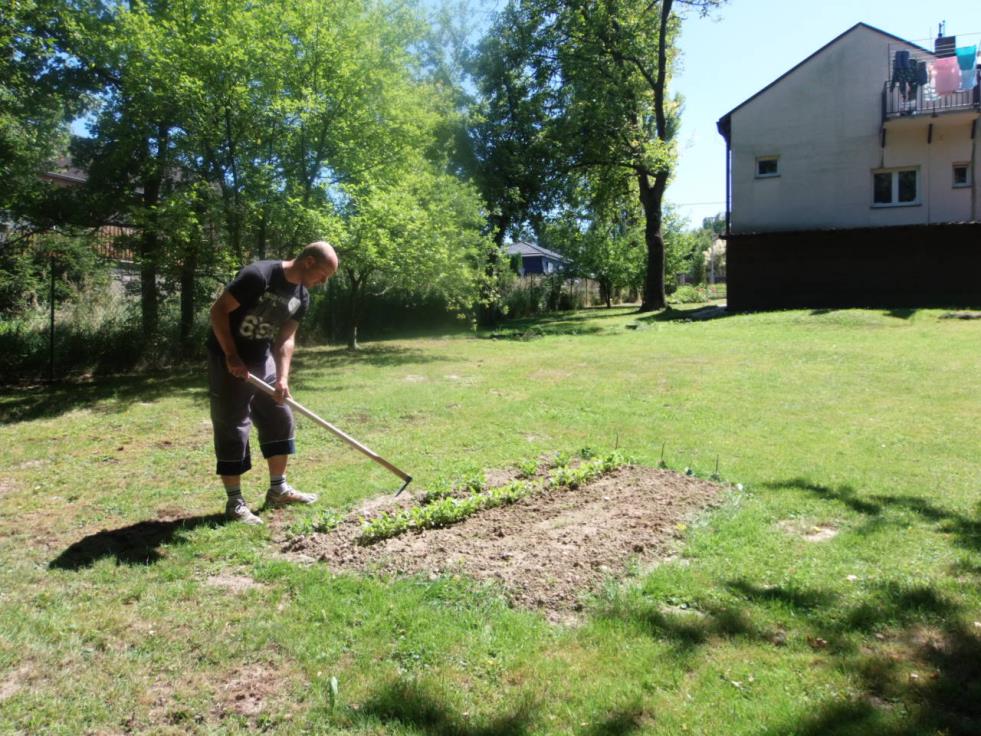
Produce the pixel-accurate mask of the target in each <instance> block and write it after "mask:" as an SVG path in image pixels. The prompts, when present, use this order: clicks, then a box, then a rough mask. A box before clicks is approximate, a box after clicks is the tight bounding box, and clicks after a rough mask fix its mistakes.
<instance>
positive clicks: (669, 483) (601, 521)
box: [283, 466, 723, 621]
mask: <svg viewBox="0 0 981 736" xmlns="http://www.w3.org/2000/svg"><path fill="white" fill-rule="evenodd" d="M491 475H492V474H490V473H488V477H490V476H491ZM493 475H495V476H496V475H497V474H493ZM722 490H723V486H721V485H719V484H717V483H711V482H709V481H706V480H702V479H699V478H695V477H691V476H685V475H680V474H678V473H675V472H672V471H668V470H657V469H652V468H645V467H638V466H629V467H623V468H620V469H618V470H615V471H613V472H612V473H610V474H608V475H605V476H603V477H602V478H600V479H598V480H596V481H594V482H592V483H590V484H588V485H585V486H583V487H581V488H578V489H575V490H570V489H553V490H548V491H542V492H540V493H536V494H532V495H531V496H528V497H526V498H524V499H522V500H521V501H519V502H518V503H516V504H514V505H511V506H502V507H498V508H493V509H488V510H485V511H482V512H480V513H478V514H475V515H474V516H471V517H469V518H467V519H465V520H464V521H461V522H460V523H458V524H455V525H453V526H449V527H444V528H441V529H427V530H424V531H410V532H408V533H406V534H403V535H401V536H398V537H393V538H390V539H385V540H381V541H379V542H376V543H373V544H370V545H364V544H362V543H360V540H359V537H360V534H361V520H362V518H364V517H365V516H368V517H372V516H375V515H377V514H379V513H381V512H382V511H389V512H392V511H397V510H398V509H399V508H404V507H406V506H409V505H411V504H412V503H413V501H412V500H411V499H406V498H405V497H404V496H403V497H402V498H400V499H391V498H390V497H389V498H383V499H372V500H370V501H368V502H366V503H365V504H364V505H362V506H361V507H359V508H358V509H355V510H354V511H352V512H351V513H350V514H348V515H347V517H345V519H344V520H343V521H342V522H341V523H340V524H339V525H338V526H337V527H335V528H334V529H332V530H331V531H330V532H327V533H322V534H319V533H318V534H312V535H310V536H305V537H298V538H294V539H291V540H289V541H287V542H286V543H285V544H284V550H283V551H284V552H286V553H288V554H291V555H297V556H298V557H301V558H306V559H309V558H310V557H313V558H316V559H318V560H320V561H322V562H323V563H325V564H326V565H327V566H328V567H329V568H330V569H332V570H334V571H338V572H342V571H354V572H361V573H379V574H395V575H413V574H421V575H428V576H430V577H435V576H439V575H444V574H463V575H467V576H470V577H472V578H475V579H476V580H480V581H492V582H497V583H499V584H500V585H501V586H502V588H503V590H504V592H505V594H506V595H507V597H508V599H509V600H510V601H511V602H512V603H513V604H514V605H518V606H522V607H528V608H533V609H538V610H541V611H542V612H543V613H544V614H545V615H546V616H547V617H548V618H549V619H550V620H552V621H570V620H572V619H574V617H575V612H576V611H578V610H580V609H581V607H582V597H583V594H585V593H588V592H591V591H595V590H596V589H597V588H598V587H599V586H601V585H602V583H603V581H604V580H605V579H608V578H613V577H617V576H621V575H622V574H623V573H624V571H625V568H626V566H627V565H628V564H630V563H631V562H637V563H639V564H641V565H645V564H651V563H653V562H656V561H657V560H659V559H662V558H664V557H666V556H668V555H669V554H670V553H671V548H672V546H673V544H674V542H675V541H676V540H677V538H678V537H679V536H680V534H681V532H682V531H683V530H684V529H685V526H686V522H689V521H690V520H691V519H692V517H694V516H695V515H697V514H698V513H699V512H700V511H702V510H704V509H706V508H708V507H711V506H714V505H717V504H718V503H719V501H720V497H721V493H720V492H721V491H722Z"/></svg>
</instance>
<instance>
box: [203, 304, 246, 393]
mask: <svg viewBox="0 0 981 736" xmlns="http://www.w3.org/2000/svg"><path fill="white" fill-rule="evenodd" d="M238 307H239V303H238V300H237V299H236V298H235V297H233V296H232V295H231V294H230V293H229V291H228V289H225V290H224V291H223V292H221V296H220V297H218V299H216V300H215V303H214V304H212V305H211V329H212V330H214V332H215V337H216V338H218V344H219V345H221V349H222V352H224V353H225V363H226V365H227V366H228V372H229V373H231V374H232V375H233V376H235V377H236V378H245V377H246V376H247V375H248V373H249V369H248V368H246V366H245V363H244V362H243V361H242V358H241V357H239V354H238V348H237V347H236V346H235V339H234V338H233V337H232V326H231V324H230V323H229V321H228V315H229V314H231V313H232V312H234V311H235V310H236V309H238Z"/></svg>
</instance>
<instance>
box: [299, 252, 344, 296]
mask: <svg viewBox="0 0 981 736" xmlns="http://www.w3.org/2000/svg"><path fill="white" fill-rule="evenodd" d="M336 270H337V268H336V267H335V266H334V265H333V264H332V263H318V262H317V261H316V260H314V259H313V258H311V259H310V263H309V264H308V268H307V270H306V272H305V273H304V274H303V285H304V286H305V287H307V288H308V289H310V288H313V287H314V286H319V285H320V284H323V283H325V282H326V281H327V279H329V278H330V277H331V276H333V275H334V272H335V271H336Z"/></svg>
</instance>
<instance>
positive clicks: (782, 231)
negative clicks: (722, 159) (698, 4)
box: [718, 23, 981, 309]
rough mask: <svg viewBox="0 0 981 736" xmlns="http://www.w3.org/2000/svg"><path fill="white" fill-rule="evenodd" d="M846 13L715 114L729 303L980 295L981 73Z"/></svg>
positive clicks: (948, 50)
mask: <svg viewBox="0 0 981 736" xmlns="http://www.w3.org/2000/svg"><path fill="white" fill-rule="evenodd" d="M973 44H974V41H972V42H971V43H970V44H965V43H964V42H963V41H962V44H961V45H960V46H958V44H957V39H956V37H953V36H943V35H941V36H938V38H937V39H936V41H935V44H934V48H933V50H929V49H926V48H923V47H921V46H918V45H917V44H915V43H912V42H910V41H906V40H904V39H902V38H899V37H897V36H894V35H891V34H889V33H886V32H885V31H881V30H879V29H878V28H873V27H872V26H869V25H867V24H865V23H859V24H857V25H855V26H853V27H852V28H850V29H848V30H847V31H845V32H844V33H842V34H841V35H840V36H838V37H837V38H835V39H833V40H832V41H830V42H829V43H828V44H827V45H825V46H823V47H822V48H820V49H819V50H817V51H816V52H814V53H813V54H812V55H811V56H809V57H808V58H806V59H805V60H804V61H802V62H801V63H799V64H798V65H797V66H795V67H793V68H792V69H790V70H789V71H788V72H786V73H785V74H784V75H783V76H781V77H780V78H779V79H777V80H776V81H774V82H773V83H772V84H770V85H769V86H767V87H765V88H764V89H762V90H760V91H759V92H758V93H757V94H755V95H753V96H752V97H750V98H749V99H748V100H746V101H745V102H743V103H742V104H740V105H739V106H738V107H736V108H735V109H733V110H731V111H730V112H728V113H726V114H725V115H724V116H722V118H721V119H720V120H719V121H718V129H719V132H720V133H721V135H722V136H723V138H724V139H725V141H726V153H727V155H726V235H725V239H726V243H727V248H726V261H727V262H726V266H727V274H726V275H727V280H728V302H729V307H730V308H733V309H757V308H780V307H801V306H815V307H818V306H822V307H823V306H927V305H932V304H944V305H970V306H973V305H981V221H979V217H981V193H979V188H978V177H979V175H981V161H979V156H978V154H979V153H981V151H979V150H978V149H979V146H978V136H979V134H981V130H979V129H981V124H979V122H978V120H979V118H981V98H979V89H981V87H979V84H981V68H979V66H978V59H977V49H976V48H973V47H972V46H973Z"/></svg>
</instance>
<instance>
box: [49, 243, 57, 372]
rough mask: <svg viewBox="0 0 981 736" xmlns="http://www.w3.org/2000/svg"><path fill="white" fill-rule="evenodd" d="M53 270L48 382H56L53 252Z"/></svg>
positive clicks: (53, 264)
mask: <svg viewBox="0 0 981 736" xmlns="http://www.w3.org/2000/svg"><path fill="white" fill-rule="evenodd" d="M48 259H49V262H50V269H51V294H50V299H51V320H50V323H49V329H48V380H49V381H54V365H55V257H54V253H53V252H49V253H48Z"/></svg>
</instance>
